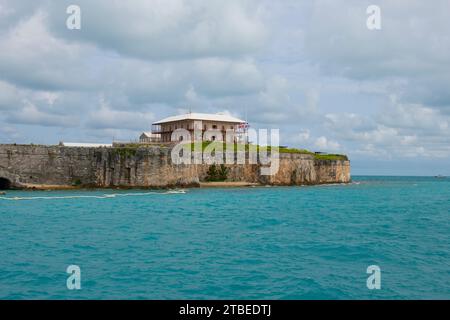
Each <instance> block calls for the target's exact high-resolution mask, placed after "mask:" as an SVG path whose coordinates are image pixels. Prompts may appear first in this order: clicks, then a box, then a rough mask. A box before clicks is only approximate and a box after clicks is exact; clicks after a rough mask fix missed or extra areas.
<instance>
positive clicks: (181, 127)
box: [168, 124, 234, 131]
mask: <svg viewBox="0 0 450 320" xmlns="http://www.w3.org/2000/svg"><path fill="white" fill-rule="evenodd" d="M172 128H173V130H177V129H188V130H192V129H193V125H186V126H184V125H183V124H182V125H180V126H178V125H175V126H174V127H172V126H169V127H168V131H172ZM229 128H230V129H231V130H233V129H234V126H230V127H229ZM196 129H200V127H198V126H196ZM207 129H208V128H207V125H206V124H205V125H204V126H203V130H207ZM210 129H218V127H217V125H215V124H213V125H212V126H211V128H210ZM222 130H223V131H225V130H226V128H225V126H222Z"/></svg>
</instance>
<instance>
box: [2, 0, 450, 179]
mask: <svg viewBox="0 0 450 320" xmlns="http://www.w3.org/2000/svg"><path fill="white" fill-rule="evenodd" d="M71 4H76V5H78V6H79V7H80V8H81V30H69V29H68V28H67V27H66V19H67V17H68V14H67V13H66V8H67V7H68V6H69V5H71ZM371 4H375V5H378V6H379V7H380V8H381V19H382V20H381V30H369V29H368V28H367V26H366V20H367V18H368V15H367V13H366V9H367V7H368V6H369V5H371ZM189 109H191V110H192V111H195V112H212V113H215V112H228V113H230V114H232V115H234V116H237V117H241V118H245V117H247V119H248V121H249V122H250V124H251V125H252V127H254V128H280V133H281V137H280V139H281V143H282V144H283V145H289V146H292V147H301V148H307V149H310V150H314V151H327V152H333V153H346V154H348V155H349V156H350V158H351V160H352V168H353V174H394V175H395V174H398V175H435V174H447V175H450V1H448V0H442V1H440V0H434V1H433V2H432V5H431V4H427V2H426V1H421V0H389V1H378V0H371V1H361V0H355V1H351V0H345V1H344V0H342V1H336V0H330V1H306V0H305V1H299V0H292V1H290V0H283V1H273V0H267V1H264V0H262V1H261V0H254V1H252V0H248V1H247V0H240V1H238V0H227V1H222V0H218V1H214V0H203V1H199V0H142V1H139V0H131V1H130V0H129V1H113V0H105V1H103V0H96V1H92V0H71V1H62V0H61V1H21V0H0V143H14V142H16V143H46V144H55V143H58V142H59V141H61V140H63V141H76V142H111V140H112V139H113V138H114V139H116V140H130V139H133V140H134V139H136V138H137V137H138V135H139V133H140V132H142V131H144V130H148V129H149V128H150V125H151V123H152V121H154V120H158V119H160V118H163V117H165V116H169V115H174V114H179V113H183V112H186V111H188V110H189Z"/></svg>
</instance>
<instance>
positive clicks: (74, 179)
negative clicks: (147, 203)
mask: <svg viewBox="0 0 450 320" xmlns="http://www.w3.org/2000/svg"><path fill="white" fill-rule="evenodd" d="M227 167H228V170H229V172H228V180H230V181H246V182H253V183H261V184H271V185H304V184H322V183H346V182H349V181H350V162H349V161H343V160H333V161H331V160H315V159H314V157H313V156H311V155H304V154H280V165H279V170H278V172H277V173H276V174H275V175H272V176H264V175H261V172H260V168H261V166H260V165H257V164H245V165H238V164H233V165H227ZM208 168H209V165H206V164H196V165H186V164H185V165H179V164H174V163H172V161H171V157H170V148H168V147H160V146H155V147H146V148H69V147H59V146H33V145H0V179H2V178H3V179H4V180H8V181H9V182H10V183H11V186H12V187H16V188H21V187H33V186H37V185H39V186H90V187H155V188H158V187H161V188H166V187H175V186H180V187H181V186H196V185H198V184H199V182H201V181H203V180H205V178H206V176H207V171H208Z"/></svg>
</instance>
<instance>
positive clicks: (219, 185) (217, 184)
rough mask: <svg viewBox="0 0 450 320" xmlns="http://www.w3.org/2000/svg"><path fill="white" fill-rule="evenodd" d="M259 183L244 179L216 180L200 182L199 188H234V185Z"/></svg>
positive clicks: (248, 185)
mask: <svg viewBox="0 0 450 320" xmlns="http://www.w3.org/2000/svg"><path fill="white" fill-rule="evenodd" d="M255 186H260V184H259V183H252V182H246V181H218V182H200V188H236V187H255Z"/></svg>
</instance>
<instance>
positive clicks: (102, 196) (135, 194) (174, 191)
mask: <svg viewBox="0 0 450 320" xmlns="http://www.w3.org/2000/svg"><path fill="white" fill-rule="evenodd" d="M184 193H186V190H183V189H181V190H169V191H166V192H154V191H151V192H140V193H138V192H134V193H110V194H103V195H98V196H83V195H71V196H50V197H0V200H9V201H20V200H60V199H112V198H117V197H141V196H148V195H169V194H184Z"/></svg>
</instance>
